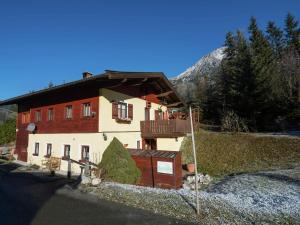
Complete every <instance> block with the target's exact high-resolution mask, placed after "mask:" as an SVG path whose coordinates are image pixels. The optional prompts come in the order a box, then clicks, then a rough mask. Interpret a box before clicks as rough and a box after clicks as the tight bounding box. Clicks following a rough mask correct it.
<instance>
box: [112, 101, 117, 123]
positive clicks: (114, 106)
mask: <svg viewBox="0 0 300 225" xmlns="http://www.w3.org/2000/svg"><path fill="white" fill-rule="evenodd" d="M112 118H113V119H118V103H117V102H112Z"/></svg>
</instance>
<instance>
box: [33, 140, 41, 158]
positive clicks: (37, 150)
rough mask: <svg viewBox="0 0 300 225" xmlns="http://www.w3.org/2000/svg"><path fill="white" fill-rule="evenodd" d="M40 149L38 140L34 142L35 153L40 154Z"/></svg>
mask: <svg viewBox="0 0 300 225" xmlns="http://www.w3.org/2000/svg"><path fill="white" fill-rule="evenodd" d="M39 150H40V143H38V142H36V143H35V144H34V154H33V155H35V156H38V155H39Z"/></svg>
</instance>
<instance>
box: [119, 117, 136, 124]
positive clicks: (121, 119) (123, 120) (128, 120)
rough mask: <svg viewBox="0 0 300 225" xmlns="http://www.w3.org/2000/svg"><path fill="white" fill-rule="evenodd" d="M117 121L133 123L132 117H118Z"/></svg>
mask: <svg viewBox="0 0 300 225" xmlns="http://www.w3.org/2000/svg"><path fill="white" fill-rule="evenodd" d="M116 121H117V122H120V123H131V121H132V119H130V118H119V117H118V118H116Z"/></svg>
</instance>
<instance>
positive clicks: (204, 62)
mask: <svg viewBox="0 0 300 225" xmlns="http://www.w3.org/2000/svg"><path fill="white" fill-rule="evenodd" d="M224 50H225V47H221V48H218V49H216V50H214V51H212V52H211V53H209V54H207V55H205V56H203V57H202V58H200V59H199V60H198V62H196V63H195V64H194V65H193V66H191V67H190V68H188V69H187V70H186V71H184V72H183V73H181V74H179V75H178V76H177V77H175V78H173V79H171V81H172V82H175V83H176V82H178V81H183V82H189V81H194V80H196V79H197V78H200V77H201V76H205V75H209V74H210V73H211V72H212V71H214V70H215V69H216V68H217V67H219V65H220V63H221V61H222V59H223V58H224V56H225V55H224Z"/></svg>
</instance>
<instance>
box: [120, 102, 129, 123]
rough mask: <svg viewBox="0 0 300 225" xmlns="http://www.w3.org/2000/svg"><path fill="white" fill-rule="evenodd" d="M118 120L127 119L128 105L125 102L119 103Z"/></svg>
mask: <svg viewBox="0 0 300 225" xmlns="http://www.w3.org/2000/svg"><path fill="white" fill-rule="evenodd" d="M118 118H120V119H126V118H127V104H126V103H124V102H119V103H118Z"/></svg>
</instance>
